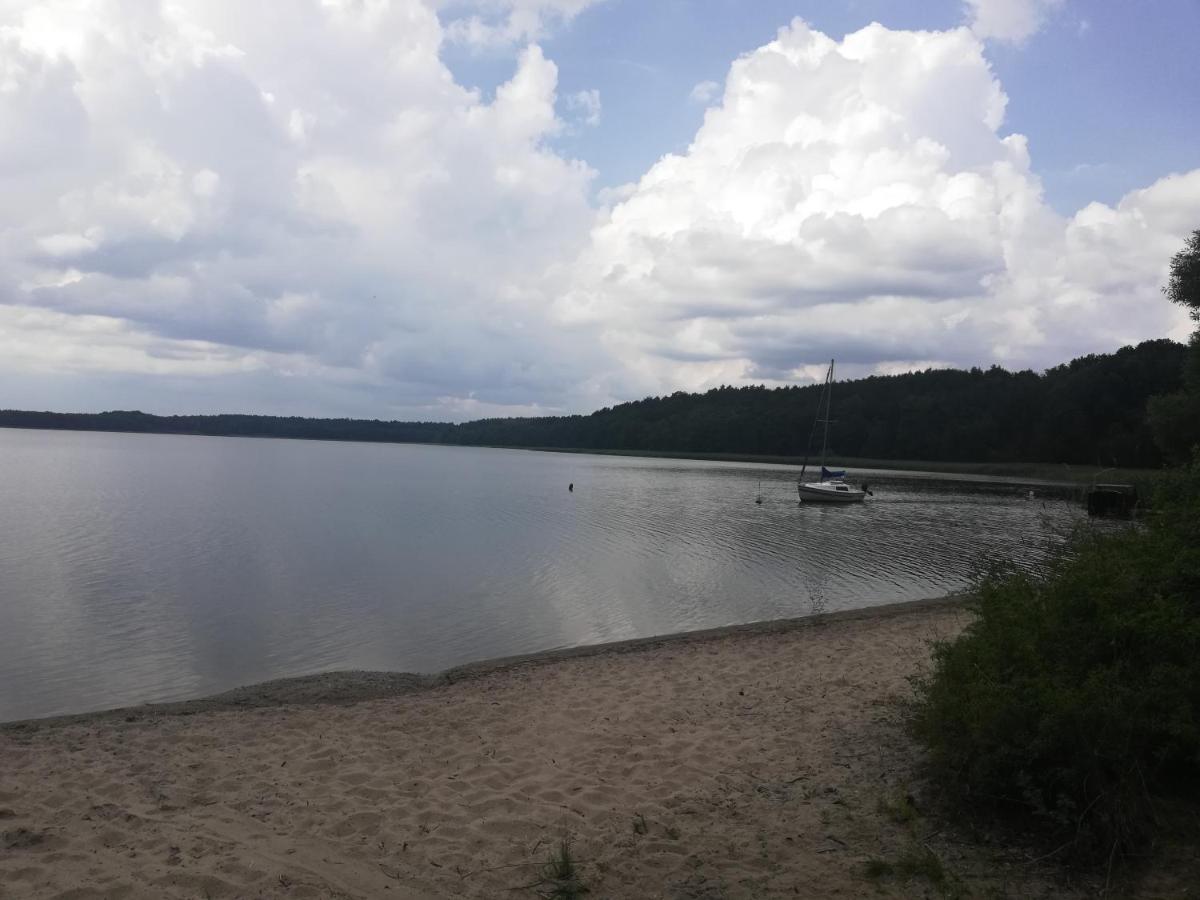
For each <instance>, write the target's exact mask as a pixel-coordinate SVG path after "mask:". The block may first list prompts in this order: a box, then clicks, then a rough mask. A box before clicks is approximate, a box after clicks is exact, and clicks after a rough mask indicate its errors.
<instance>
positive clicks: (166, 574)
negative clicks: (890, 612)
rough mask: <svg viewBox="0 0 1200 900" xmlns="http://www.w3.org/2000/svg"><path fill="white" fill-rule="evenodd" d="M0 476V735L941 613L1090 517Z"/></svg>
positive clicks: (174, 452)
mask: <svg viewBox="0 0 1200 900" xmlns="http://www.w3.org/2000/svg"><path fill="white" fill-rule="evenodd" d="M0 460H2V462H3V464H2V465H0V528H2V529H3V535H4V540H3V541H0V721H4V720H10V719H16V718H21V717H28V716H42V715H51V714H56V713H64V712H79V711H85V710H91V709H99V708H104V707H111V706H119V705H125V704H132V703H141V702H147V701H160V700H169V699H181V698H186V697H193V696H199V695H202V694H207V693H211V692H214V691H218V690H222V689H225V688H229V687H233V686H235V685H238V684H245V683H249V682H254V681H260V680H265V679H268V678H278V677H284V676H291V675H301V674H306V673H311V672H319V671H328V670H333V669H348V668H363V669H393V670H409V671H433V670H437V669H442V668H445V667H447V666H451V665H455V664H458V663H463V662H467V661H470V660H475V659H483V658H487V657H492V656H500V655H508V654H513V653H524V652H530V651H534V650H540V649H548V648H555V647H564V646H571V645H577V644H585V643H593V642H597V641H607V640H616V639H621V638H629V637H638V636H644V635H653V634H663V633H668V632H674V631H681V630H690V629H696V628H708V627H713V626H718V625H725V624H731V623H737V622H749V621H755V620H759V619H769V618H779V617H786V616H796V615H806V614H809V613H811V612H813V611H814V610H815V611H822V610H824V611H833V610H838V609H845V608H849V607H855V606H864V605H870V604H875V603H885V602H892V601H896V600H906V599H917V598H921V597H930V596H936V595H939V594H944V593H947V592H949V591H953V590H955V589H958V588H962V587H963V586H965V585H966V584H967V583H968V581H969V578H970V576H971V573H972V571H973V567H975V566H976V565H978V564H979V563H980V562H981V561H982V560H983V559H984V558H985V557H986V556H987V555H989V554H993V555H1015V556H1017V557H1018V558H1019V559H1022V560H1025V561H1027V562H1028V563H1029V564H1030V565H1035V564H1036V563H1037V562H1038V560H1040V559H1041V558H1042V557H1043V555H1044V552H1045V548H1046V546H1047V543H1048V542H1050V541H1053V540H1055V539H1056V535H1059V534H1061V533H1063V532H1064V531H1066V530H1067V529H1069V528H1070V527H1071V525H1072V524H1073V523H1074V522H1075V521H1077V520H1078V517H1079V513H1078V510H1077V508H1076V507H1075V506H1074V505H1072V504H1069V503H1067V502H1064V501H1061V500H1043V499H1041V498H1037V499H1034V500H1030V499H1028V498H1027V496H1026V492H1025V491H1024V490H1019V489H1018V488H1017V487H1015V486H1013V487H1004V488H1001V489H999V490H997V489H994V488H993V489H990V490H983V489H981V488H979V487H978V486H976V487H970V486H964V485H955V486H950V485H946V484H940V483H938V482H930V481H920V480H915V479H907V480H906V479H902V478H899V477H897V476H896V475H895V474H889V473H883V472H877V473H870V481H871V484H872V488H873V490H874V491H875V497H874V498H873V499H868V501H867V502H866V503H864V504H862V505H859V506H852V507H849V508H832V507H821V506H800V505H799V504H798V503H797V501H796V494H795V475H796V473H795V470H794V469H790V468H786V467H779V466H774V467H772V466H752V465H742V464H732V463H706V462H681V461H678V460H657V459H656V460H651V459H629V458H621V457H609V456H585V455H568V454H548V453H531V452H524V451H508V450H484V449H473V448H456V447H422V446H405V445H394V444H393V445H382V444H380V445H375V444H339V443H325V442H302V441H278V440H248V439H237V438H208V437H179V436H167V435H121V434H88V433H72V432H50V431H17V430H7V429H0ZM760 479H761V493H762V496H763V503H762V504H761V505H759V504H756V503H755V502H754V500H755V497H756V496H757V495H758V493H759V490H760V488H759V481H760ZM571 482H574V484H575V490H574V492H568V491H567V485H568V483H571Z"/></svg>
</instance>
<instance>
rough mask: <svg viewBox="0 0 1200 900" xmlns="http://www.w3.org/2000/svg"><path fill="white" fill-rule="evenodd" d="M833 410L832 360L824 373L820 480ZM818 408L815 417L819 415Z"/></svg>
mask: <svg viewBox="0 0 1200 900" xmlns="http://www.w3.org/2000/svg"><path fill="white" fill-rule="evenodd" d="M832 409H833V360H832V359H831V360H830V361H829V371H828V372H826V373H825V418H824V420H823V421H824V422H825V435H824V436H823V437H822V438H821V480H822V481H824V480H825V451H826V450H827V449H828V448H829V414H830V412H831V411H832ZM820 414H821V413H820V407H818V409H817V415H820Z"/></svg>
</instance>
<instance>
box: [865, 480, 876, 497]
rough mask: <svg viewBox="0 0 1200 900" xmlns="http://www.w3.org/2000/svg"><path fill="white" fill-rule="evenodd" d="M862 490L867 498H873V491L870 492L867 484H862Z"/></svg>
mask: <svg viewBox="0 0 1200 900" xmlns="http://www.w3.org/2000/svg"><path fill="white" fill-rule="evenodd" d="M862 490H863V493H864V494H866V495H867V496H868V497H874V496H875V492H874V491H873V490H871V486H870V485H869V484H867V483H866V482H865V481H864V482H863V485H862Z"/></svg>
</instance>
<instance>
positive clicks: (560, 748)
mask: <svg viewBox="0 0 1200 900" xmlns="http://www.w3.org/2000/svg"><path fill="white" fill-rule="evenodd" d="M968 617H969V613H967V612H966V611H964V610H963V609H962V607H961V606H960V605H959V604H957V603H955V602H952V601H945V600H943V601H927V602H923V603H917V604H904V605H897V606H889V607H878V608H875V609H873V610H860V611H855V612H853V613H844V614H836V615H831V616H824V617H819V618H817V619H806V620H792V621H788V622H782V623H767V624H763V625H759V626H745V627H738V628H730V629H721V630H718V631H714V632H704V633H699V634H692V635H684V636H675V637H671V638H656V639H650V640H645V641H633V642H625V643H622V644H615V645H607V646H605V647H598V648H585V649H582V650H578V651H566V652H562V653H554V654H546V655H541V656H535V657H525V658H521V659H511V660H499V661H492V662H489V663H483V664H478V665H473V666H467V667H462V668H459V669H455V670H451V671H450V672H447V673H442V674H441V675H438V676H433V677H426V676H415V675H401V674H386V673H346V674H341V675H324V676H316V677H313V678H306V679H295V680H291V681H284V682H272V683H268V684H265V685H258V686H253V687H249V688H243V689H240V690H238V691H234V692H231V693H229V694H224V695H220V696H218V697H214V698H209V699H207V700H201V701H193V702H189V703H182V704H170V705H166V706H158V707H139V708H134V709H128V710H121V711H114V712H107V713H97V714H91V715H86V716H76V717H69V718H64V719H57V720H46V721H37V722H28V723H17V724H11V725H6V726H0V898H9V897H13V898H16V897H63V898H68V897H69V898H101V897H103V898H110V897H112V898H115V897H131V898H133V897H135V898H143V897H145V898H150V897H155V898H157V897H214V898H216V897H395V898H442V897H445V898H450V897H480V898H482V897H535V896H537V890H538V885H537V883H538V880H539V877H540V870H541V867H542V865H543V864H544V862H545V860H546V858H547V856H548V855H549V853H550V851H551V850H552V849H553V848H554V847H555V846H556V845H557V844H558V843H559V842H560V841H561V840H562V838H564V837H568V838H570V840H571V842H572V844H571V846H572V848H573V853H574V856H575V858H576V860H577V862H578V866H579V872H580V877H581V880H582V882H583V883H584V884H586V885H587V886H588V887H589V888H590V894H589V896H592V897H616V898H624V897H629V898H642V897H646V898H651V897H655V898H657V897H662V898H713V900H715V898H751V897H796V896H800V897H826V896H843V897H858V896H864V895H872V896H926V895H928V896H936V895H938V889H937V888H936V887H935V884H934V880H932V879H930V878H929V877H927V876H914V877H913V878H910V879H907V880H905V879H903V878H901V877H899V876H896V875H884V876H882V877H879V876H877V877H871V876H869V875H868V874H867V871H868V869H867V863H868V861H869V860H877V861H883V862H895V861H897V860H900V859H903V858H905V856H906V855H911V854H913V853H916V852H922V851H923V850H927V851H929V852H930V853H932V854H934V856H935V857H936V858H937V860H938V861H939V865H940V866H941V867H942V869H943V873H944V877H945V879H947V881H946V882H945V883H946V884H951V885H962V886H963V887H964V888H966V889H968V890H969V891H970V892H971V893H972V894H976V895H988V893H987V892H988V891H991V892H992V893H991V896H1013V897H1017V896H1069V895H1070V894H1069V892H1067V891H1066V890H1065V888H1064V887H1063V886H1062V885H1061V884H1057V883H1055V881H1054V879H1053V873H1050V872H1048V871H1047V870H1045V869H1044V868H1041V867H1039V866H1037V865H1029V864H1028V860H1027V858H1026V857H1024V856H1022V854H1021V853H1020V852H1019V851H1014V850H1005V849H1004V848H997V847H985V846H979V845H975V844H973V843H971V842H970V841H965V840H963V839H962V838H961V837H956V836H955V835H954V834H953V832H952V831H948V830H947V829H946V828H945V827H943V826H942V825H941V824H939V823H938V822H937V821H936V820H935V819H931V818H929V816H931V815H932V811H931V810H929V809H927V806H928V804H927V803H926V801H925V800H924V799H923V797H924V795H923V793H922V788H921V783H920V779H919V776H918V774H917V764H918V758H917V751H916V750H915V748H914V747H913V746H912V745H911V743H910V742H909V740H908V739H907V738H906V737H905V735H904V733H903V729H902V722H901V719H902V712H901V707H900V702H901V701H902V699H903V698H905V697H906V696H908V695H909V686H908V680H907V679H908V678H909V677H910V676H912V675H913V674H916V673H918V672H919V671H921V669H922V667H923V666H925V665H926V664H927V661H928V658H929V649H928V642H929V641H931V640H934V639H938V638H945V637H948V636H952V635H954V634H956V633H957V632H958V631H959V630H960V629H961V628H962V627H963V626H964V625H965V623H966V622H967V621H968ZM910 801H911V803H915V808H914V812H908V811H907V810H908V809H909V807H910V805H911V804H910ZM542 887H545V885H542Z"/></svg>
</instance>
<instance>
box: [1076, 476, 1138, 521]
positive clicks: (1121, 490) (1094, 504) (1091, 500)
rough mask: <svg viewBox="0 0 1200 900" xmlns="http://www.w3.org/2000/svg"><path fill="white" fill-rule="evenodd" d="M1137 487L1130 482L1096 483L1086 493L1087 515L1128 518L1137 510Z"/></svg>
mask: <svg viewBox="0 0 1200 900" xmlns="http://www.w3.org/2000/svg"><path fill="white" fill-rule="evenodd" d="M1137 504H1138V495H1137V488H1136V487H1134V486H1133V485H1132V484H1096V485H1092V487H1091V489H1090V490H1089V491H1088V493H1087V511H1088V515H1089V516H1115V517H1117V518H1120V519H1128V518H1131V517H1132V516H1133V514H1134V513H1135V512H1136V511H1137Z"/></svg>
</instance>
